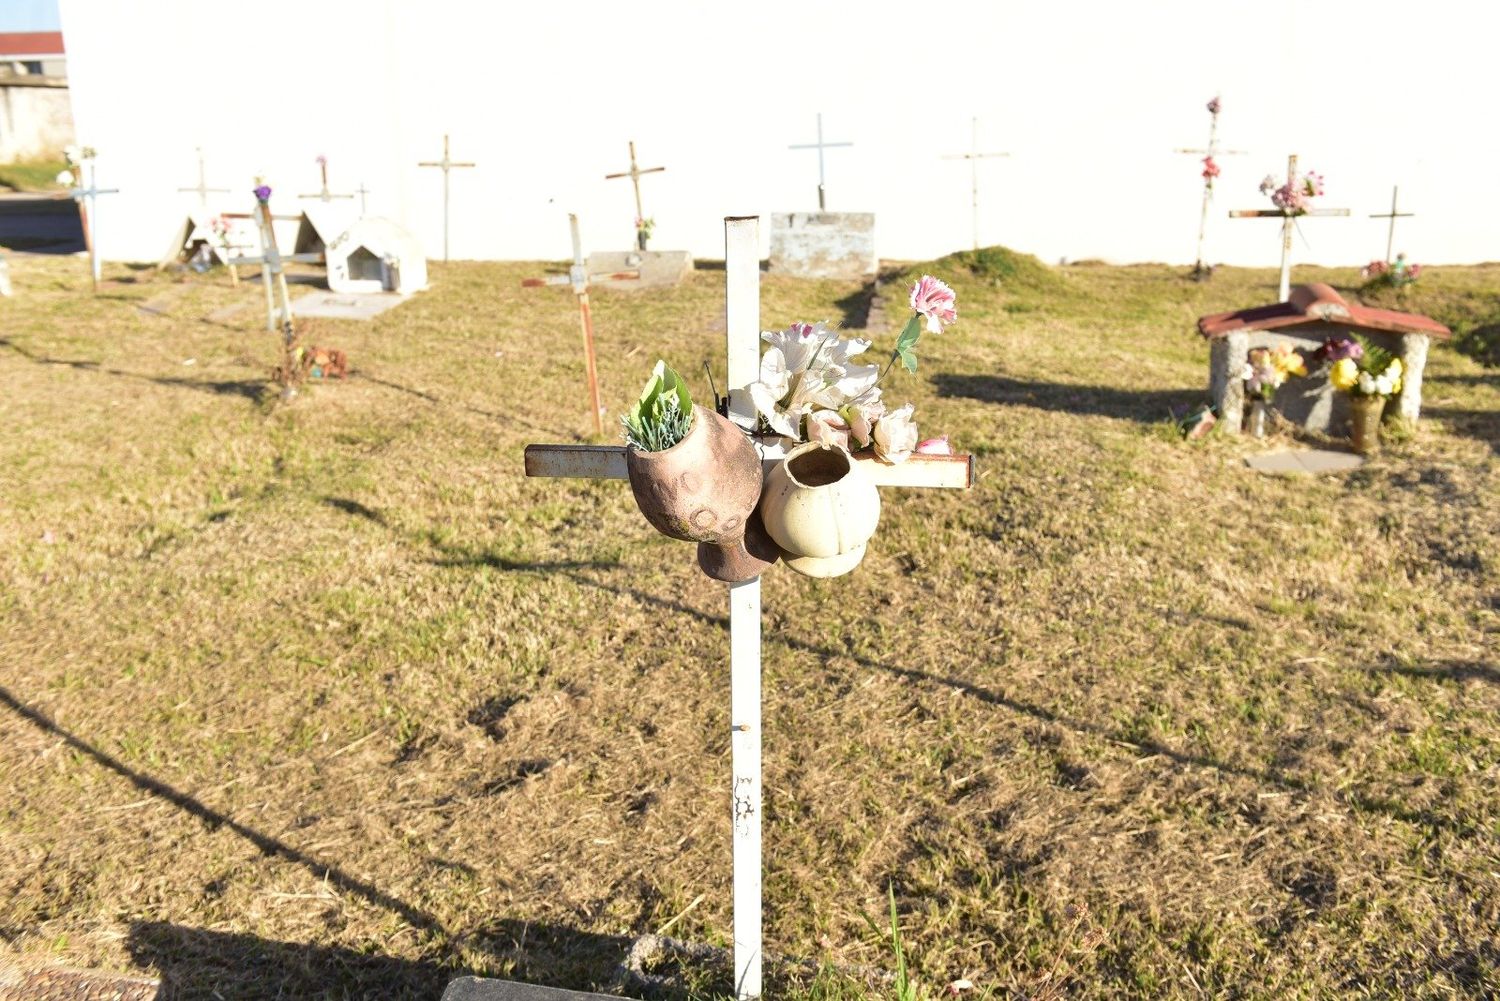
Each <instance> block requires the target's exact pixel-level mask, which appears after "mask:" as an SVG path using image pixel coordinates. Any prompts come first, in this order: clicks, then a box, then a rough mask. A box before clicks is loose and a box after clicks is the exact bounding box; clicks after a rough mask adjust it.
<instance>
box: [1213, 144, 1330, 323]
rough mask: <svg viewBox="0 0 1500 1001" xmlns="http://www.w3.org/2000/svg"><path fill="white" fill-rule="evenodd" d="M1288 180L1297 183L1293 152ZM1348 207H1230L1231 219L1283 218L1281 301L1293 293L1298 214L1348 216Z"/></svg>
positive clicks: (1293, 183) (1295, 155)
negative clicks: (1304, 208) (1293, 262)
mask: <svg viewBox="0 0 1500 1001" xmlns="http://www.w3.org/2000/svg"><path fill="white" fill-rule="evenodd" d="M1286 180H1287V183H1288V184H1292V185H1295V184H1296V183H1297V154H1296V153H1293V154H1292V155H1291V156H1289V157H1287V158H1286ZM1348 214H1349V210H1348V209H1306V210H1304V211H1302V212H1288V211H1286V210H1284V209H1230V210H1229V218H1231V219H1267V218H1280V219H1281V284H1280V285H1279V286H1278V288H1277V295H1278V296H1280V299H1279V300H1278V301H1279V302H1286V301H1287V300H1288V299H1289V298H1290V297H1291V294H1292V229H1293V227H1295V226H1296V225H1297V218H1298V216H1305V215H1312V216H1346V215H1348Z"/></svg>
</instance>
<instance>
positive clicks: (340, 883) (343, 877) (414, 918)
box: [0, 688, 445, 933]
mask: <svg viewBox="0 0 1500 1001" xmlns="http://www.w3.org/2000/svg"><path fill="white" fill-rule="evenodd" d="M0 705H4V706H6V707H8V708H9V709H10V710H11V711H12V712H14V713H16V714H17V715H18V716H20V717H21V718H23V719H25V720H26V721H27V722H28V723H30V724H31V725H32V726H35V727H36V728H37V729H39V730H41V731H43V732H45V733H49V734H52V735H53V736H55V737H60V738H61V739H62V740H63V742H64V743H66V744H67V745H68V746H69V747H71V748H73V749H74V750H76V751H79V752H82V753H83V754H85V755H87V756H88V757H90V758H92V759H93V760H94V762H95V763H96V764H99V765H102V766H103V767H104V768H107V769H109V770H110V771H112V772H114V773H115V774H116V775H119V776H121V777H122V778H124V779H126V780H128V781H129V782H130V783H131V784H132V785H134V786H135V787H136V788H137V789H140V790H141V791H142V792H145V793H148V794H150V795H152V796H156V797H159V798H160V799H163V800H165V801H166V802H168V803H171V804H172V805H173V806H175V807H177V808H178V809H179V810H182V811H184V812H185V813H189V814H191V815H192V816H194V817H197V818H198V819H199V820H201V821H203V823H204V824H206V825H207V826H208V828H209V829H210V830H218V829H219V828H221V827H223V828H228V829H229V830H231V831H233V832H234V833H235V834H238V835H239V836H240V837H242V838H244V839H245V840H246V841H249V842H250V843H251V844H253V845H254V846H255V847H256V848H258V849H260V851H261V854H263V855H266V856H269V857H272V858H279V859H282V860H284V861H287V862H291V863H293V864H294V865H299V866H301V867H302V868H304V869H306V870H307V871H308V872H310V873H312V874H313V876H315V877H317V878H318V879H320V880H323V881H326V882H327V883H329V884H330V885H332V886H336V887H338V888H339V889H340V890H342V891H344V892H345V893H350V894H353V895H355V896H358V897H361V898H363V899H364V900H366V901H368V902H370V903H372V904H374V905H375V906H377V907H383V908H385V909H386V910H388V911H390V912H392V913H393V914H396V915H399V916H400V917H401V918H402V919H403V920H404V921H406V922H407V923H408V924H410V925H412V926H413V927H415V928H421V929H425V930H429V931H434V932H438V933H445V930H444V928H443V926H442V924H441V923H440V922H439V921H438V919H437V918H435V917H433V916H432V915H431V914H428V913H426V912H425V911H421V910H418V909H417V908H416V907H413V906H412V905H410V904H408V903H405V902H404V901H401V900H397V899H396V898H395V897H393V896H391V895H390V894H388V893H385V892H384V891H382V890H380V889H379V888H377V887H375V886H372V885H371V884H369V883H366V882H365V881H363V880H361V879H357V878H356V877H354V876H351V875H349V874H348V873H346V872H344V871H343V870H342V869H340V868H338V867H337V866H333V865H329V864H327V863H325V862H319V861H318V860H317V859H315V858H313V857H312V856H311V855H308V854H306V853H305V852H302V851H300V850H298V849H296V848H294V847H292V846H291V845H289V844H287V843H286V842H285V841H281V840H279V839H277V838H273V837H271V836H270V835H269V834H263V833H261V832H260V831H257V830H256V829H255V828H253V827H250V826H248V825H246V824H243V823H240V822H239V821H237V820H235V819H234V818H233V817H230V816H229V815H228V814H225V813H220V812H219V811H218V810H215V809H214V808H213V807H211V806H209V805H207V804H206V803H204V802H203V801H202V800H200V799H197V798H196V797H194V796H191V795H189V794H188V793H185V792H181V791H179V790H177V789H174V788H173V787H172V786H170V785H168V784H167V783H166V782H163V781H162V780H161V779H158V778H155V777H153V776H151V775H147V774H146V773H144V772H138V771H136V770H135V769H133V768H131V767H130V766H129V765H126V764H125V763H124V762H122V761H120V760H119V759H118V758H116V757H114V756H112V755H110V754H108V753H106V752H104V751H102V750H100V749H99V748H97V747H95V746H94V745H93V744H90V743H89V742H88V741H86V740H84V739H83V738H81V737H79V736H77V735H75V734H73V733H72V732H70V731H68V730H65V729H63V728H62V727H60V726H58V725H57V723H55V722H54V721H53V720H52V719H50V718H49V717H48V716H46V715H45V714H44V713H42V712H41V711H40V710H37V709H34V708H32V707H31V706H29V705H27V704H26V703H24V702H22V701H21V700H20V699H18V698H16V697H15V696H14V695H12V694H11V693H10V692H9V691H8V690H7V689H5V688H0Z"/></svg>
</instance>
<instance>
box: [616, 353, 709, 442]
mask: <svg viewBox="0 0 1500 1001" xmlns="http://www.w3.org/2000/svg"><path fill="white" fill-rule="evenodd" d="M620 423H621V424H623V425H624V426H625V441H626V442H627V443H628V444H629V445H630V446H631V447H632V448H635V449H638V450H640V451H642V452H662V451H665V450H666V449H669V448H671V447H672V446H673V445H675V444H677V443H678V442H679V441H681V440H682V439H683V438H685V437H687V433H688V431H689V430H690V429H691V428H692V426H693V397H692V395H691V394H690V393H689V392H688V388H687V384H686V383H684V382H683V381H682V376H680V375H678V374H677V373H676V372H675V371H673V370H672V368H671V367H670V366H668V365H667V363H666V362H664V361H658V362H657V363H656V367H655V368H654V369H652V370H651V378H650V379H647V380H646V388H645V389H643V390H641V398H640V400H639V401H638V402H637V403H636V405H635V406H634V407H632V408H631V409H630V411H629V412H628V413H626V414H625V416H624V417H622V418H621V419H620Z"/></svg>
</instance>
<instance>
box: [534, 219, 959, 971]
mask: <svg viewBox="0 0 1500 1001" xmlns="http://www.w3.org/2000/svg"><path fill="white" fill-rule="evenodd" d="M759 223H760V220H759V219H758V218H757V217H754V216H751V217H748V218H743V217H730V218H726V219H725V220H724V285H725V292H726V296H725V298H726V303H725V311H724V312H725V325H726V327H727V334H726V338H727V342H728V354H729V358H728V364H729V382H728V384H729V386H730V387H731V388H730V391H729V415H728V416H729V418H730V420H732V421H734V422H735V423H736V424H738V425H739V426H740V428H741V430H744V431H746V433H747V434H748V433H749V432H750V430H751V429H754V428H755V427H756V424H757V419H756V413H755V405H754V404H753V403H752V402H751V400H750V393H749V390H748V388H747V387H748V386H749V384H750V383H752V382H754V381H755V380H756V379H757V378H759V376H760V333H761V331H760V236H759ZM752 440H754V441H755V443H756V447H757V449H758V450H759V451H760V454H761V458H762V460H763V461H764V462H766V463H768V464H774V463H775V462H776V461H778V460H779V459H780V458H781V448H780V445H779V444H777V442H778V441H779V440H778V439H759V438H756V439H752ZM625 453H626V450H625V448H623V447H621V446H600V445H528V446H526V475H527V476H560V477H583V478H588V479H609V480H623V479H627V478H628V474H627V472H626V466H625ZM855 458H856V461H858V462H859V463H860V466H861V468H863V469H864V470H865V472H867V473H868V474H869V475H870V478H871V479H872V480H874V481H875V483H876V485H877V486H882V487H949V488H957V489H967V488H968V487H971V486H973V484H974V459H973V456H969V455H913V456H912V457H911V458H909V459H907V460H906V461H905V462H903V463H900V464H898V465H885V464H883V463H880V462H877V461H876V460H875V458H874V457H873V456H872V455H867V454H864V453H861V454H859V455H857V456H856V457H855ZM760 626H761V621H760V578H758V577H757V578H756V579H754V580H749V581H745V582H743V583H740V584H730V585H729V678H730V680H729V714H730V715H729V722H730V727H729V730H730V749H731V757H732V765H731V767H732V770H733V775H732V779H731V783H730V787H729V793H730V801H731V804H732V818H733V829H734V839H733V845H734V859H733V866H734V981H735V993H736V995H737V996H738V997H739V998H742V999H747V998H756V997H759V996H760V994H761V851H760V825H761V784H760V780H761V768H760V745H761V731H760V689H761V679H760Z"/></svg>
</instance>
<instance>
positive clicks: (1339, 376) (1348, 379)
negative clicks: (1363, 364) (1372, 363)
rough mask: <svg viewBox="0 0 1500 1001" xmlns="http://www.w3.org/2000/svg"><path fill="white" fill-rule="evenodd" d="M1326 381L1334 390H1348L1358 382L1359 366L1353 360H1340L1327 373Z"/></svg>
mask: <svg viewBox="0 0 1500 1001" xmlns="http://www.w3.org/2000/svg"><path fill="white" fill-rule="evenodd" d="M1328 381H1329V382H1331V383H1333V386H1334V388H1335V389H1348V388H1349V387H1350V386H1352V385H1354V384H1355V383H1356V382H1358V381H1359V366H1358V365H1356V364H1354V359H1353V358H1340V359H1339V360H1338V361H1336V362H1334V363H1333V368H1331V369H1330V370H1329V372H1328Z"/></svg>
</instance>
